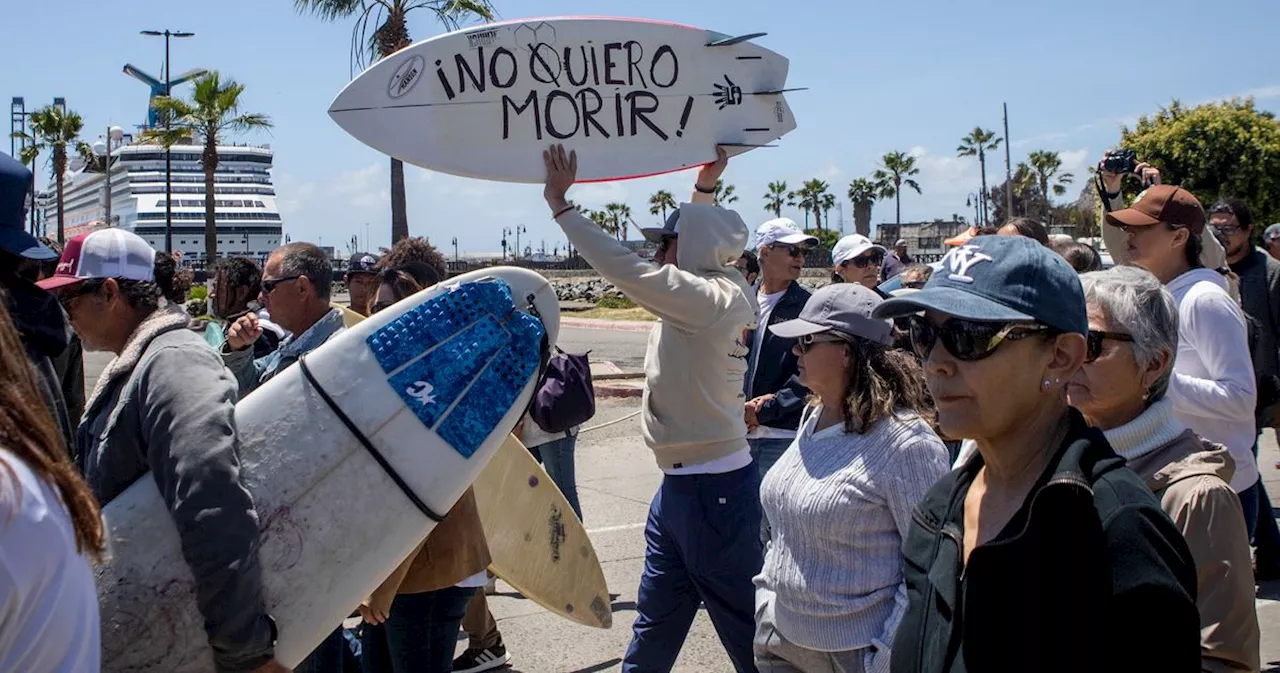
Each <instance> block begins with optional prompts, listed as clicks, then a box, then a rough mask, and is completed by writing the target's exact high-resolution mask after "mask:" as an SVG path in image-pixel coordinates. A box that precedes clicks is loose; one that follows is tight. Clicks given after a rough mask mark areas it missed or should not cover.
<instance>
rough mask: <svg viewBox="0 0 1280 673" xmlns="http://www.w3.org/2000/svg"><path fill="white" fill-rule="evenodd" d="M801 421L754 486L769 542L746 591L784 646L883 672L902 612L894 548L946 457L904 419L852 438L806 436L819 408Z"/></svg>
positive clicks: (917, 424)
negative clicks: (758, 599) (871, 650)
mask: <svg viewBox="0 0 1280 673" xmlns="http://www.w3.org/2000/svg"><path fill="white" fill-rule="evenodd" d="M808 411H809V413H807V414H806V417H805V419H804V420H803V421H802V422H801V424H800V429H799V434H798V435H797V436H796V439H795V441H794V442H793V443H792V444H791V446H790V448H788V449H787V451H786V453H784V454H783V455H782V457H781V458H779V459H778V462H777V463H776V464H775V465H774V466H773V468H772V469H770V470H769V474H768V475H767V476H766V477H765V478H764V482H763V483H762V485H761V489H760V499H761V504H762V505H763V507H764V512H765V515H766V516H768V517H769V523H770V525H772V527H773V539H772V542H771V543H770V546H769V549H768V551H767V553H766V554H765V561H764V569H763V570H762V571H761V574H760V575H759V576H758V577H756V580H755V581H756V584H757V585H758V586H762V587H764V588H767V589H769V590H770V591H772V592H774V593H775V594H776V599H775V603H774V606H773V608H774V615H775V618H776V624H777V628H778V631H779V632H781V633H782V635H783V636H784V637H786V639H787V640H789V641H791V642H793V643H795V644H796V645H800V646H802V647H807V648H810V649H813V650H818V651H824V652H840V651H845V650H854V649H859V648H863V647H867V646H869V645H872V646H875V647H876V649H877V652H876V655H875V657H874V661H873V662H872V665H871V670H886V671H887V670H888V662H889V648H890V645H891V644H892V640H893V634H894V632H895V631H896V630H897V627H898V622H899V621H900V620H901V619H902V615H903V613H904V612H905V610H906V607H907V595H906V588H905V586H904V585H903V583H902V554H901V547H902V541H903V539H904V538H905V537H906V535H907V531H908V529H909V528H910V526H911V514H912V511H913V510H914V509H915V507H916V505H917V504H918V503H919V502H920V500H921V499H922V498H923V497H924V495H925V493H926V492H927V491H928V490H929V488H930V487H931V486H933V484H934V483H935V482H936V481H937V480H938V479H939V478H941V477H942V476H943V475H945V474H946V473H947V469H948V468H947V449H946V447H945V446H944V445H943V443H942V440H940V439H938V436H937V435H935V434H934V433H933V431H932V430H931V429H930V428H929V426H928V425H927V424H926V423H924V422H923V421H922V420H920V419H919V418H918V417H916V416H915V414H912V413H910V412H902V416H901V417H898V418H888V419H884V420H881V421H879V422H878V423H876V424H875V425H873V426H872V427H871V429H870V430H869V431H868V432H867V433H866V434H862V435H859V434H855V433H846V432H845V431H844V428H843V426H841V425H836V426H832V427H829V428H826V429H824V430H822V431H819V432H814V425H815V422H816V419H817V418H818V416H819V415H820V411H821V407H818V408H816V409H810V410H808Z"/></svg>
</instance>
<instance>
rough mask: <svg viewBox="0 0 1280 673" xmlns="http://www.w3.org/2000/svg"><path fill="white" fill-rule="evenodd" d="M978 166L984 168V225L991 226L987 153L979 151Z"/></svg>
mask: <svg viewBox="0 0 1280 673" xmlns="http://www.w3.org/2000/svg"><path fill="white" fill-rule="evenodd" d="M978 165H979V166H980V167H981V168H982V196H981V198H982V223H983V224H987V225H989V224H991V216H990V215H989V214H988V213H987V153H986V152H983V151H982V150H981V149H979V150H978ZM1010 215H1011V216H1012V213H1010Z"/></svg>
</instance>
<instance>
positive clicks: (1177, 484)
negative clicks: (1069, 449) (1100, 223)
mask: <svg viewBox="0 0 1280 673" xmlns="http://www.w3.org/2000/svg"><path fill="white" fill-rule="evenodd" d="M1080 281H1081V283H1082V284H1083V285H1084V293H1085V301H1086V305H1087V308H1088V315H1089V332H1088V336H1087V338H1088V349H1087V351H1086V356H1085V364H1084V365H1083V366H1082V367H1081V368H1080V369H1079V370H1078V371H1077V372H1076V373H1075V374H1074V375H1073V376H1072V377H1071V378H1070V379H1069V381H1068V383H1067V387H1066V389H1067V399H1068V401H1069V402H1070V403H1071V406H1073V407H1075V408H1076V409H1078V410H1079V411H1080V412H1081V413H1082V414H1084V417H1085V420H1086V421H1088V423H1089V424H1090V425H1092V426H1094V427H1096V428H1098V429H1099V430H1102V431H1103V434H1104V435H1106V438H1107V441H1109V442H1110V443H1111V447H1112V448H1113V449H1115V452H1116V453H1118V454H1120V455H1121V456H1123V457H1124V458H1125V459H1126V460H1127V461H1128V464H1129V467H1130V468H1131V469H1133V471H1135V472H1137V473H1138V476H1139V477H1141V478H1142V479H1143V481H1145V482H1146V484H1147V486H1148V487H1149V488H1150V489H1151V490H1152V491H1154V492H1155V494H1156V497H1158V498H1159V499H1160V505H1161V508H1162V509H1164V511H1165V513H1166V514H1168V515H1169V518H1171V519H1173V522H1174V523H1175V524H1176V525H1177V526H1178V528H1179V529H1180V530H1181V531H1182V535H1183V537H1184V538H1186V541H1187V545H1188V546H1189V547H1190V548H1191V555H1192V557H1193V558H1194V559H1195V564H1196V577H1197V585H1198V592H1197V600H1196V607H1198V608H1199V610H1200V651H1201V657H1202V664H1201V669H1202V670H1204V671H1239V670H1248V671H1256V670H1258V668H1259V665H1260V661H1259V654H1258V639H1259V632H1258V619H1257V614H1256V612H1255V611H1254V602H1253V579H1252V577H1251V576H1250V574H1249V572H1248V569H1249V541H1248V535H1247V534H1246V532H1245V522H1244V513H1243V511H1242V509H1241V506H1240V501H1239V499H1238V498H1237V497H1236V496H1235V492H1234V491H1232V490H1231V486H1230V485H1229V483H1230V481H1231V476H1232V474H1233V473H1234V472H1235V461H1234V460H1232V458H1231V454H1230V453H1229V452H1228V451H1227V449H1226V448H1224V447H1222V446H1219V445H1217V444H1213V443H1211V442H1208V441H1205V440H1203V439H1201V438H1200V437H1199V436H1197V435H1196V434H1195V433H1193V432H1192V431H1191V430H1188V429H1187V426H1186V425H1184V424H1183V423H1182V421H1180V420H1179V419H1178V417H1177V415H1176V414H1175V413H1174V409H1173V402H1172V401H1171V400H1170V399H1168V398H1167V397H1166V396H1165V393H1166V392H1168V389H1169V379H1170V376H1171V374H1172V371H1173V366H1172V365H1173V360H1174V356H1175V354H1176V353H1177V349H1178V309H1177V306H1176V305H1175V304H1174V301H1173V296H1172V295H1171V294H1170V293H1169V291H1168V290H1166V289H1165V288H1164V287H1163V286H1162V285H1161V284H1160V281H1159V280H1158V279H1156V277H1155V276H1153V275H1151V273H1150V272H1148V271H1145V270H1143V269H1141V268H1139V267H1134V266H1119V267H1116V268H1113V269H1110V270H1108V271H1097V272H1093V273H1086V274H1083V275H1081V276H1080Z"/></svg>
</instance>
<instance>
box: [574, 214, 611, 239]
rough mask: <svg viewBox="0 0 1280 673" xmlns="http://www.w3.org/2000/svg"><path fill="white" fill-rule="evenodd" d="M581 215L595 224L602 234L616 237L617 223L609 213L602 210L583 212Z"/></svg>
mask: <svg viewBox="0 0 1280 673" xmlns="http://www.w3.org/2000/svg"><path fill="white" fill-rule="evenodd" d="M582 214H583V215H584V216H586V218H587V219H588V220H591V221H592V222H595V223H596V226H597V227H600V229H601V231H603V232H604V233H606V234H613V235H614V236H617V235H618V229H617V222H616V221H615V220H614V218H613V216H612V215H610V214H609V213H607V212H605V211H603V210H583V211H582Z"/></svg>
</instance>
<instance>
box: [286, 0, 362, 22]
mask: <svg viewBox="0 0 1280 673" xmlns="http://www.w3.org/2000/svg"><path fill="white" fill-rule="evenodd" d="M363 4H364V2H363V0H294V2H293V8H294V10H296V11H297V12H298V13H299V14H302V13H306V12H310V13H311V14H314V15H315V16H317V17H319V18H320V19H322V20H324V21H335V20H337V19H345V18H347V17H348V16H351V15H352V14H354V13H356V11H357V10H359V9H360V7H361V6H362V5H363Z"/></svg>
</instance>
